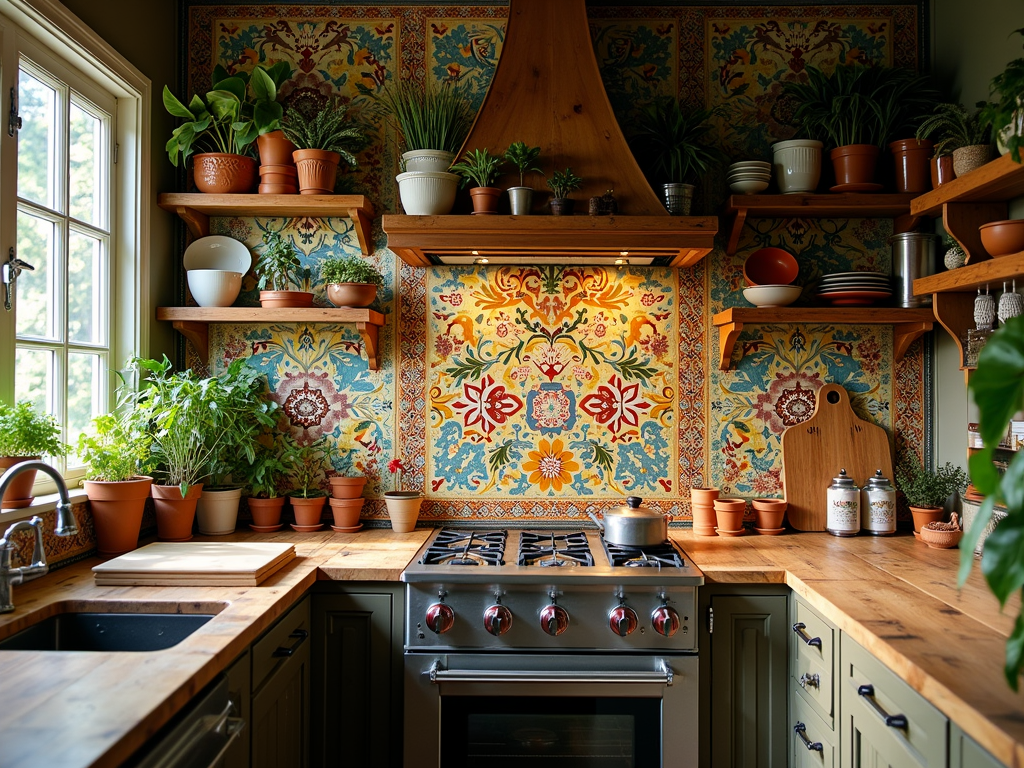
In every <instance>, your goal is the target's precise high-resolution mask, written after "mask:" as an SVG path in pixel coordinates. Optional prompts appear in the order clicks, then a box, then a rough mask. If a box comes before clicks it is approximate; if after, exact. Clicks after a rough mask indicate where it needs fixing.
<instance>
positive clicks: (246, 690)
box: [217, 649, 252, 768]
mask: <svg viewBox="0 0 1024 768" xmlns="http://www.w3.org/2000/svg"><path fill="white" fill-rule="evenodd" d="M251 663H252V662H251V658H250V654H249V650H248V649H246V650H245V652H244V653H243V654H242V655H241V656H239V657H238V658H237V659H235V661H234V663H232V665H231V666H230V667H228V668H227V669H226V670H225V671H224V675H225V676H226V677H227V679H228V698H230V699H231V703H232V705H234V708H235V712H234V716H235V717H240V718H242V721H243V722H244V723H245V725H244V726H243V728H242V733H241V734H239V736H238V738H236V739H235V740H234V742H232V744H231V746H230V747H228V749H227V751H226V752H225V753H224V755H223V757H221V759H220V761H219V762H218V763H217V768H249V739H250V735H251V733H252V719H251V714H250V713H251V711H252V710H251V707H252V704H251V699H252V670H251V668H250V664H251Z"/></svg>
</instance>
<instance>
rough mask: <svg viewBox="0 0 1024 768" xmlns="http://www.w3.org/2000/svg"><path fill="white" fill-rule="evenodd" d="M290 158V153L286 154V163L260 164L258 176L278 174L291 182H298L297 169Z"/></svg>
mask: <svg viewBox="0 0 1024 768" xmlns="http://www.w3.org/2000/svg"><path fill="white" fill-rule="evenodd" d="M291 160H292V157H291V155H288V163H287V164H286V165H261V166H260V178H263V177H264V176H280V177H281V178H285V179H287V180H288V181H290V182H291V183H293V184H298V183H299V182H298V178H299V170H298V168H296V167H295V164H294V163H292V161H291Z"/></svg>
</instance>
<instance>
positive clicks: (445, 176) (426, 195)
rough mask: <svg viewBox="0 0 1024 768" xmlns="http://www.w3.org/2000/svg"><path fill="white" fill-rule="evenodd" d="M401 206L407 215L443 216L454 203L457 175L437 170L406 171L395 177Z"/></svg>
mask: <svg viewBox="0 0 1024 768" xmlns="http://www.w3.org/2000/svg"><path fill="white" fill-rule="evenodd" d="M395 178H396V179H397V180H398V194H399V195H400V196H401V198H402V208H404V209H405V212H406V214H408V215H409V216H444V215H445V214H446V213H450V212H451V210H452V206H453V205H455V192H456V191H457V190H458V186H459V177H458V175H457V174H454V173H442V172H439V171H406V172H405V173H400V174H398V176H396V177H395Z"/></svg>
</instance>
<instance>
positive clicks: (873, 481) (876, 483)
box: [868, 469, 892, 489]
mask: <svg viewBox="0 0 1024 768" xmlns="http://www.w3.org/2000/svg"><path fill="white" fill-rule="evenodd" d="M868 487H869V488H871V489H875V488H878V489H884V488H891V487H892V485H891V484H890V482H889V478H888V477H886V476H885V475H883V474H882V470H880V469H876V470H875V476H874V477H872V478H869V479H868Z"/></svg>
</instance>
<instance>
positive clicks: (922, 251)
mask: <svg viewBox="0 0 1024 768" xmlns="http://www.w3.org/2000/svg"><path fill="white" fill-rule="evenodd" d="M889 242H890V243H892V265H893V271H894V272H895V273H896V291H897V297H896V298H897V302H898V305H899V306H901V307H930V306H931V305H932V297H931V294H928V295H926V296H915V295H914V280H916V279H917V278H919V277H927V276H928V275H933V274H935V251H936V248H937V247H938V242H939V238H938V235H930V234H927V233H924V232H900V233H899V234H896V235H893V236H892V237H890V238H889Z"/></svg>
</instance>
